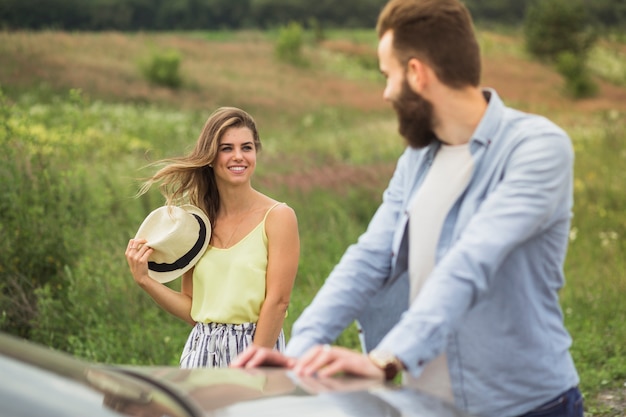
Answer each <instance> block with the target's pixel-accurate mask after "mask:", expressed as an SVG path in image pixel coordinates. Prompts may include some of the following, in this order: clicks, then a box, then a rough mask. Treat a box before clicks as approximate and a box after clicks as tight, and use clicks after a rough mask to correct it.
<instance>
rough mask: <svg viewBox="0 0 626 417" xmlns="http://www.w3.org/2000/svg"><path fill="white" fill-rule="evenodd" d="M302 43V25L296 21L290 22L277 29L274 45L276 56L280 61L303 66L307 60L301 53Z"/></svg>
mask: <svg viewBox="0 0 626 417" xmlns="http://www.w3.org/2000/svg"><path fill="white" fill-rule="evenodd" d="M303 45H304V30H303V29H302V25H300V24H299V23H297V22H290V23H289V24H288V25H287V26H283V27H281V28H280V29H279V31H278V39H277V41H276V46H275V52H276V56H277V57H278V59H280V60H281V61H284V62H287V63H290V64H294V65H298V66H304V65H306V64H307V61H306V59H305V58H304V56H303V55H302V47H303Z"/></svg>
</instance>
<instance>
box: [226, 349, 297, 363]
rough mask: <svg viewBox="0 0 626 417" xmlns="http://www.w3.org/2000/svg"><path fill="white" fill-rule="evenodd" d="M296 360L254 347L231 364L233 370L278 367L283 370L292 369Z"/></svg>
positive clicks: (272, 350) (277, 352)
mask: <svg viewBox="0 0 626 417" xmlns="http://www.w3.org/2000/svg"><path fill="white" fill-rule="evenodd" d="M295 363H296V359H295V358H292V357H289V356H285V355H283V354H282V353H280V352H279V351H277V350H274V349H270V348H266V347H262V346H257V345H252V346H250V347H248V348H247V349H246V350H244V351H243V352H241V355H239V356H237V357H236V358H235V360H233V361H232V362H231V363H230V367H231V368H255V367H257V366H277V367H281V368H292V367H293V366H294V364H295Z"/></svg>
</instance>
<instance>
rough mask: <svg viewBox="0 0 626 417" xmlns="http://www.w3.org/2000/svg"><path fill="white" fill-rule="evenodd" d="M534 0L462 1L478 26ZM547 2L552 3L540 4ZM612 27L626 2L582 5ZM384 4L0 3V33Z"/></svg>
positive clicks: (339, 16)
mask: <svg viewBox="0 0 626 417" xmlns="http://www.w3.org/2000/svg"><path fill="white" fill-rule="evenodd" d="M531 1H533V0H465V4H466V5H467V7H468V8H469V9H470V11H471V12H472V15H473V16H474V19H475V20H476V21H477V22H480V23H497V24H509V25H510V24H519V23H520V22H522V20H523V18H524V14H525V11H526V7H527V5H528V4H529V3H530V2H531ZM544 1H547V2H549V1H551V0H544ZM582 1H583V3H584V5H585V8H586V10H587V13H588V14H589V15H590V16H593V17H594V19H595V20H596V21H597V22H598V23H600V24H602V25H604V26H610V27H620V26H622V27H623V25H624V24H626V3H625V2H623V1H615V0H582ZM385 3H386V0H343V1H340V2H338V1H334V0H317V1H313V2H307V1H303V0H236V1H232V0H168V1H164V0H46V1H42V0H2V1H1V2H0V28H1V27H6V28H11V29H15V28H29V29H67V30H77V29H78V30H111V29H117V30H190V29H204V30H206V29H213V30H216V29H241V28H263V29H266V28H271V27H275V26H281V25H286V24H288V23H289V22H291V21H298V22H301V23H302V24H308V23H309V22H312V20H311V19H315V22H317V23H316V24H319V25H321V26H322V27H343V28H359V27H361V28H362V27H368V28H371V27H373V26H374V25H375V23H376V17H377V16H378V13H379V11H380V9H381V8H382V7H383V5H384V4H385Z"/></svg>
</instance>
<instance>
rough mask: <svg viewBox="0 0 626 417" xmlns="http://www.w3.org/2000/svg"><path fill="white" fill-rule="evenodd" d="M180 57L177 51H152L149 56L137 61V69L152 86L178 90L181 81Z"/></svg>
mask: <svg viewBox="0 0 626 417" xmlns="http://www.w3.org/2000/svg"><path fill="white" fill-rule="evenodd" d="M181 60H182V57H181V55H180V53H179V52H178V51H175V50H171V49H170V50H167V51H153V52H152V53H151V55H150V56H148V57H146V58H144V59H143V60H140V61H139V69H140V70H141V73H142V74H143V76H144V77H145V78H146V79H147V80H148V81H149V82H151V83H152V84H154V85H160V86H163V87H170V88H174V89H176V88H178V87H180V86H181V85H182V83H183V79H182V76H181V74H180V63H181Z"/></svg>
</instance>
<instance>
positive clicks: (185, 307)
mask: <svg viewBox="0 0 626 417" xmlns="http://www.w3.org/2000/svg"><path fill="white" fill-rule="evenodd" d="M145 243H146V240H145V239H131V240H130V242H129V243H128V247H127V248H126V260H127V261H128V266H129V267H130V272H131V273H132V275H133V278H134V279H135V282H136V283H137V284H138V285H139V286H140V287H141V288H142V289H143V290H144V291H145V292H147V293H148V295H150V297H152V299H153V300H154V301H155V302H156V303H157V304H158V305H159V306H161V308H163V309H164V310H165V311H167V312H168V313H170V314H172V315H174V316H176V317H178V318H180V319H182V320H184V321H186V322H187V323H190V324H195V322H194V321H193V319H192V318H191V315H190V314H191V288H192V287H191V285H192V284H191V277H192V274H193V269H192V270H190V271H188V272H186V273H185V274H184V275H183V278H182V291H181V292H178V291H174V290H172V289H171V288H169V287H167V286H166V285H163V284H161V283H160V282H157V281H155V280H153V279H152V278H150V276H149V275H148V258H149V257H150V254H152V249H151V248H150V247H148V246H146V245H145Z"/></svg>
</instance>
